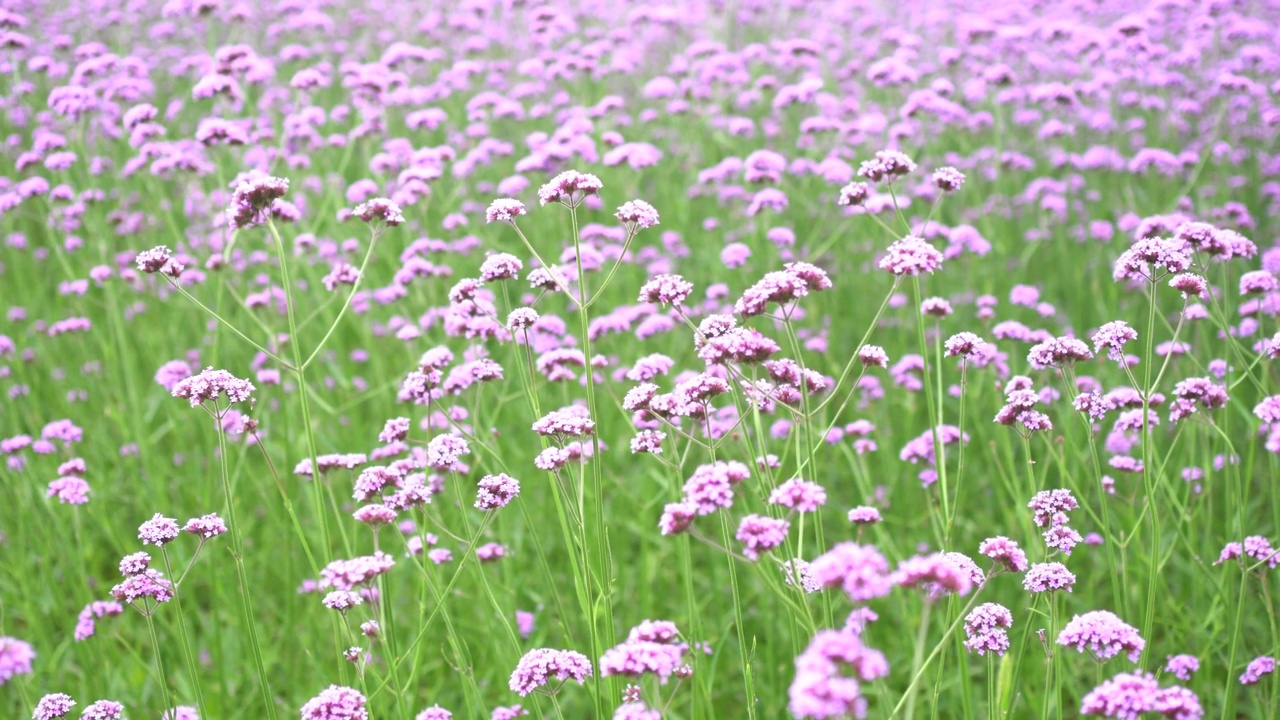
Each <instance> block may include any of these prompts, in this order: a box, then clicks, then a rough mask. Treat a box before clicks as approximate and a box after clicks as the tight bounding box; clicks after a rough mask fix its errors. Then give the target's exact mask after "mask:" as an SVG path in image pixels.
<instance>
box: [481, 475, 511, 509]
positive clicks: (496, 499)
mask: <svg viewBox="0 0 1280 720" xmlns="http://www.w3.org/2000/svg"><path fill="white" fill-rule="evenodd" d="M519 494H520V483H519V482H518V481H517V480H516V479H515V478H513V477H511V476H509V475H507V474H506V473H498V474H497V475H485V476H484V477H483V478H480V483H479V491H478V492H477V495H476V507H477V508H479V509H480V510H496V509H498V508H501V507H506V505H507V503H509V502H511V501H512V500H513V499H514V498H515V497H516V496H517V495H519Z"/></svg>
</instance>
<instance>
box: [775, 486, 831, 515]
mask: <svg viewBox="0 0 1280 720" xmlns="http://www.w3.org/2000/svg"><path fill="white" fill-rule="evenodd" d="M769 502H770V503H772V504H774V505H781V506H782V507H785V508H789V509H791V510H795V511H797V512H815V511H817V509H818V508H820V507H822V506H823V505H824V504H826V502H827V491H826V490H825V489H824V488H823V487H822V486H821V485H819V484H818V483H815V482H810V481H808V480H801V479H800V478H792V479H790V480H788V481H786V482H784V483H782V484H781V485H779V486H778V487H776V488H774V489H773V492H772V493H770V494H769Z"/></svg>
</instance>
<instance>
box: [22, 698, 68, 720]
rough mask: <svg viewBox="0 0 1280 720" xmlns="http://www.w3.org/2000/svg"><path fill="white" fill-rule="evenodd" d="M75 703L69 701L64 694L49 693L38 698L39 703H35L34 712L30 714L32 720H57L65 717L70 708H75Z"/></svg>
mask: <svg viewBox="0 0 1280 720" xmlns="http://www.w3.org/2000/svg"><path fill="white" fill-rule="evenodd" d="M75 704H76V701H75V700H72V699H71V696H70V695H67V694H66V693H50V694H48V695H45V696H44V697H42V698H40V702H38V703H36V709H35V712H34V713H32V714H31V717H32V720H57V719H58V718H64V717H66V716H67V715H68V714H69V713H70V712H71V708H73V707H75Z"/></svg>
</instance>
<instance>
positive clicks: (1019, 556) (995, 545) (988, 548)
mask: <svg viewBox="0 0 1280 720" xmlns="http://www.w3.org/2000/svg"><path fill="white" fill-rule="evenodd" d="M978 552H979V553H980V554H982V555H985V556H987V557H989V558H991V559H992V560H995V561H996V562H998V563H1000V564H1001V565H1003V566H1004V568H1005V569H1006V570H1010V571H1012V572H1022V571H1024V570H1026V569H1027V554H1026V553H1024V552H1023V551H1022V548H1020V547H1018V543H1016V542H1014V541H1012V540H1010V539H1009V538H1007V537H1004V536H999V535H998V536H996V537H991V538H987V539H986V540H983V541H982V543H981V544H979V545H978Z"/></svg>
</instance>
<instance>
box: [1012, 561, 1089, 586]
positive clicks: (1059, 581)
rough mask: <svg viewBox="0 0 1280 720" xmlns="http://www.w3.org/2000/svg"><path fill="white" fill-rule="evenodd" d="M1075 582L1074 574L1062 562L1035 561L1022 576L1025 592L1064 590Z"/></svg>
mask: <svg viewBox="0 0 1280 720" xmlns="http://www.w3.org/2000/svg"><path fill="white" fill-rule="evenodd" d="M1075 583H1076V576H1075V575H1073V574H1072V573H1071V571H1070V570H1068V569H1067V567H1066V566H1065V565H1063V564H1062V563H1056V562H1050V563H1036V564H1035V565H1032V566H1031V568H1030V569H1029V570H1027V574H1026V575H1025V576H1023V578H1022V587H1023V588H1024V589H1026V591H1027V592H1032V593H1043V592H1053V591H1055V590H1066V591H1067V592H1071V588H1072V586H1073V585H1075Z"/></svg>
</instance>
